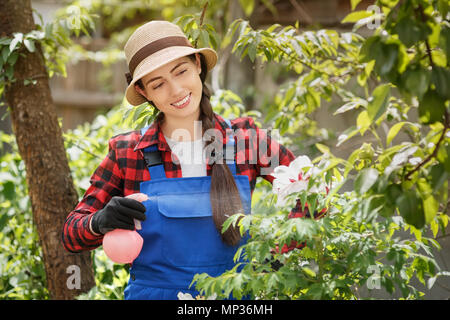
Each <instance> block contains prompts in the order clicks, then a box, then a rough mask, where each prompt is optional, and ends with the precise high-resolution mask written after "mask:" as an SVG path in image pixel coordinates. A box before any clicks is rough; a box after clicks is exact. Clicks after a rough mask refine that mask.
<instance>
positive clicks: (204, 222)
mask: <svg viewBox="0 0 450 320" xmlns="http://www.w3.org/2000/svg"><path fill="white" fill-rule="evenodd" d="M125 55H126V58H127V63H128V66H129V70H130V73H129V74H128V75H127V78H128V83H129V85H128V88H127V90H126V98H127V100H128V101H129V103H130V104H132V105H139V104H142V103H144V102H146V101H148V102H149V103H150V104H151V105H153V107H155V108H157V109H158V110H159V114H158V116H157V118H156V120H155V121H154V122H153V123H152V125H151V126H150V127H148V128H144V129H143V130H140V131H132V132H129V133H125V134H120V135H117V136H115V137H113V138H111V140H110V141H109V153H108V155H107V156H106V158H105V159H104V160H103V162H102V163H101V164H100V166H99V167H98V168H97V169H96V171H95V172H94V174H93V175H92V177H91V186H90V187H89V188H88V190H87V191H86V193H85V195H84V196H83V199H82V200H81V201H80V203H79V204H78V205H77V206H76V208H75V209H74V210H73V211H72V212H71V213H70V214H69V215H68V217H67V220H66V222H65V225H64V230H63V234H62V238H63V243H64V246H65V248H66V249H67V250H68V251H70V252H80V251H82V250H92V249H94V248H96V247H98V246H99V245H101V243H102V238H103V235H104V234H105V233H106V232H108V231H110V230H113V229H116V228H122V229H131V230H133V229H134V222H133V221H134V220H133V219H138V220H140V221H142V229H141V230H139V231H138V232H139V233H140V234H141V236H142V237H143V239H144V245H143V248H142V251H141V252H140V254H139V256H138V257H137V258H136V260H134V262H133V264H132V267H131V269H130V280H129V283H128V286H127V288H126V289H125V298H126V299H177V294H178V292H180V291H181V292H183V293H190V294H191V295H192V296H195V295H197V294H198V292H197V291H195V290H194V289H193V288H191V289H189V285H190V283H191V281H192V278H193V276H194V274H196V273H203V272H206V273H208V274H210V275H211V276H217V275H219V274H221V273H223V272H224V271H225V270H227V269H230V268H232V267H233V266H234V263H233V256H234V253H235V252H236V250H237V248H238V246H239V245H240V244H242V243H243V242H244V241H245V240H246V239H245V238H243V239H241V236H240V234H239V231H238V230H237V229H236V228H230V229H228V230H227V231H226V232H225V233H223V234H222V232H221V230H222V224H223V222H224V221H225V220H226V219H227V218H228V217H229V216H231V215H233V214H235V213H245V214H249V213H250V206H251V194H252V192H253V190H254V187H255V183H256V178H257V177H258V176H261V177H263V178H264V179H266V180H268V181H270V182H272V181H273V177H271V176H270V175H268V174H263V171H264V169H269V170H270V168H271V166H272V167H273V166H274V163H273V161H272V163H271V162H270V160H273V159H277V160H278V163H276V164H275V166H277V165H281V164H284V165H289V163H290V162H291V161H292V160H294V155H293V154H292V152H290V151H289V150H288V149H286V148H285V147H283V146H282V145H279V144H277V143H276V142H275V141H273V140H271V139H270V136H267V135H264V134H263V130H260V129H258V128H257V126H256V125H255V123H254V121H253V120H252V119H251V118H238V119H234V120H232V121H231V122H230V121H228V120H227V119H223V118H222V117H221V116H219V115H217V114H215V113H213V111H212V108H211V104H210V101H209V98H210V93H209V91H208V88H207V87H206V85H205V79H206V75H207V72H208V71H210V70H211V69H212V68H213V67H214V65H215V64H216V61H217V55H216V52H215V51H214V50H212V49H210V48H200V49H195V48H193V47H192V45H191V44H190V42H189V41H188V39H187V37H186V36H185V35H184V33H183V32H182V31H181V29H180V28H179V27H178V26H176V25H175V24H172V23H170V22H166V21H151V22H149V23H146V24H145V25H143V26H141V27H140V28H138V29H137V30H136V31H135V32H134V33H133V34H132V35H131V37H130V39H129V40H128V42H127V43H126V45H125ZM199 124H200V125H201V128H199V127H200V126H199ZM227 129H228V130H227ZM237 132H239V134H235V135H234V136H233V133H237ZM252 135H253V137H254V136H255V135H256V136H257V137H258V139H251V138H250V137H251V136H252ZM261 143H265V145H266V146H272V148H271V149H270V150H271V152H272V154H271V155H270V156H264V155H260V152H258V151H259V146H260V145H261ZM207 150H209V151H210V152H207ZM230 150H231V152H230ZM192 151H193V152H194V153H193V154H194V156H195V157H197V159H196V161H192V157H191V155H192ZM138 192H141V193H145V194H146V195H147V196H148V198H149V200H148V201H145V202H143V203H140V202H138V201H136V200H133V199H130V198H125V197H126V196H128V195H131V194H134V193H138ZM300 208H301V206H300V205H299V204H298V205H297V206H296V208H294V209H293V211H292V212H291V216H290V217H299V216H305V215H306V214H307V213H306V212H301V211H300V210H301V209H300ZM302 245H303V244H300V245H297V243H293V244H292V246H291V247H289V248H288V247H287V246H286V247H285V248H283V250H284V252H285V251H287V250H290V249H293V248H296V247H297V248H299V247H301V246H302Z"/></svg>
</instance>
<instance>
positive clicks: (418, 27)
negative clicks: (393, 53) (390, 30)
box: [394, 15, 431, 48]
mask: <svg viewBox="0 0 450 320" xmlns="http://www.w3.org/2000/svg"><path fill="white" fill-rule="evenodd" d="M394 31H395V32H396V33H397V34H398V37H399V38H400V40H401V41H402V42H403V43H404V44H405V46H406V47H408V48H409V47H411V46H412V45H414V44H415V43H416V42H419V41H423V40H426V39H427V37H428V35H429V34H431V28H430V27H429V26H428V25H427V24H425V23H419V22H418V20H417V19H414V18H413V17H411V16H409V15H406V16H404V17H402V18H401V19H400V20H399V21H398V22H397V24H396V26H395V28H394Z"/></svg>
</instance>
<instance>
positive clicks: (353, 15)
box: [341, 10, 373, 23]
mask: <svg viewBox="0 0 450 320" xmlns="http://www.w3.org/2000/svg"><path fill="white" fill-rule="evenodd" d="M371 15H373V13H372V12H369V11H365V10H361V11H354V12H350V13H349V14H348V15H346V16H345V18H344V19H343V20H342V21H341V23H355V22H358V21H359V20H361V19H364V18H367V17H370V16H371Z"/></svg>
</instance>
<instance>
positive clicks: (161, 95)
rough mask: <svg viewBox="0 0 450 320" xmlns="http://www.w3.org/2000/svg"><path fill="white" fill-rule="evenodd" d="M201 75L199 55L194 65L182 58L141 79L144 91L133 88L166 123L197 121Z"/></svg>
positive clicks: (192, 62)
mask: <svg viewBox="0 0 450 320" xmlns="http://www.w3.org/2000/svg"><path fill="white" fill-rule="evenodd" d="M200 72H201V66H200V57H199V55H198V54H196V61H195V62H194V61H192V60H191V59H190V58H188V57H187V56H185V57H181V58H179V59H177V60H175V61H172V62H170V63H168V64H166V65H164V66H162V67H160V68H158V69H156V70H154V71H152V72H151V73H149V74H147V75H146V76H144V77H143V78H142V79H141V80H142V84H143V85H144V90H142V89H141V88H139V87H138V86H137V85H136V86H135V87H136V90H137V91H138V92H139V93H140V94H142V95H143V96H145V97H146V98H147V100H150V101H152V102H153V104H154V105H155V107H156V108H158V109H159V110H160V111H161V112H163V113H164V118H165V119H166V120H167V121H171V119H173V120H176V121H177V122H179V121H180V120H191V121H192V120H197V119H198V117H199V114H200V100H201V98H202V88H203V85H202V81H201V79H200ZM191 118H192V119H191Z"/></svg>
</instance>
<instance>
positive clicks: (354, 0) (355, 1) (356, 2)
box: [351, 0, 361, 11]
mask: <svg viewBox="0 0 450 320" xmlns="http://www.w3.org/2000/svg"><path fill="white" fill-rule="evenodd" d="M360 2H361V0H351V5H352V11H353V10H355V8H356V6H357V5H358V4H359V3H360Z"/></svg>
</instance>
